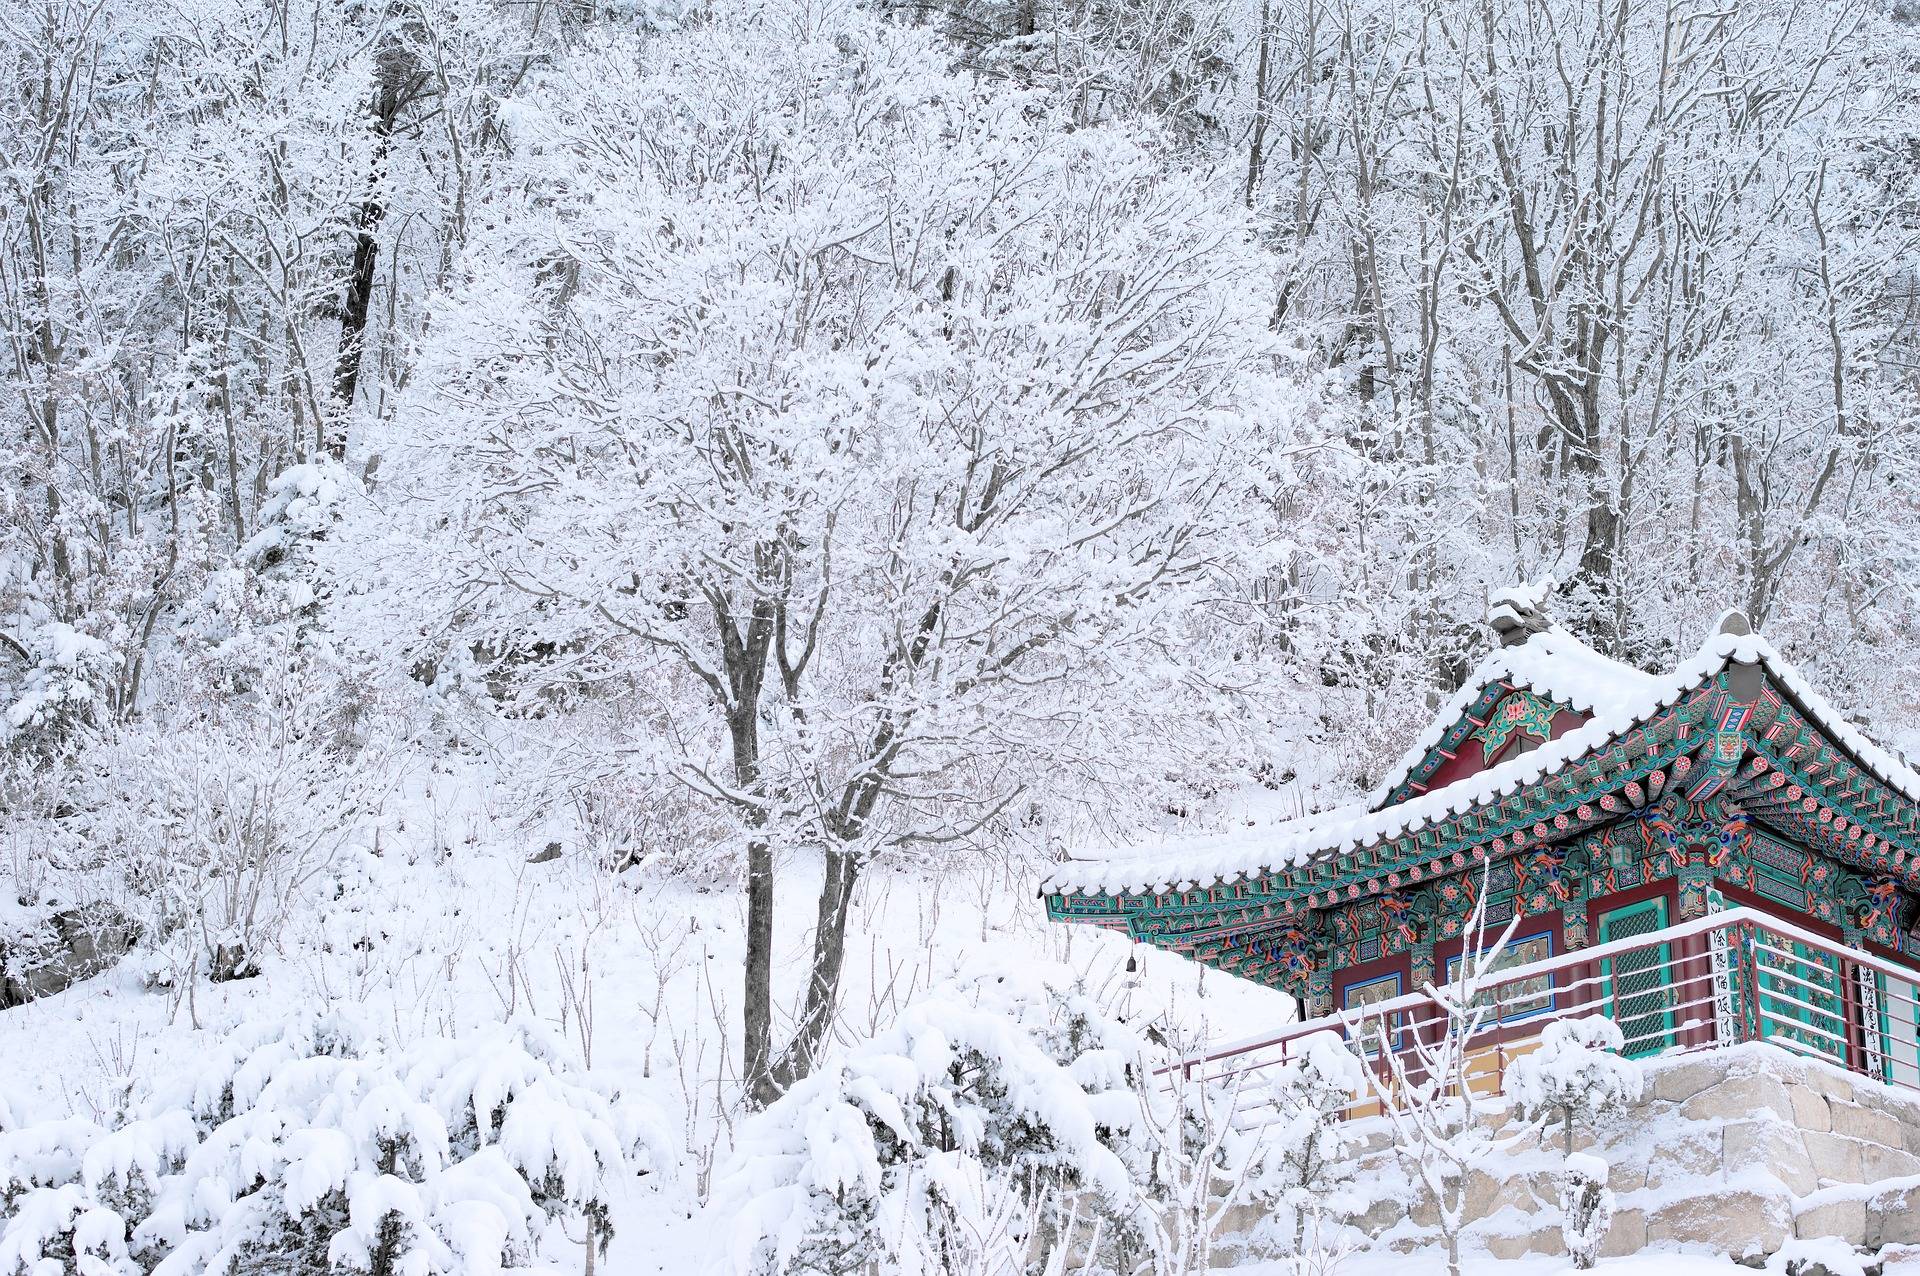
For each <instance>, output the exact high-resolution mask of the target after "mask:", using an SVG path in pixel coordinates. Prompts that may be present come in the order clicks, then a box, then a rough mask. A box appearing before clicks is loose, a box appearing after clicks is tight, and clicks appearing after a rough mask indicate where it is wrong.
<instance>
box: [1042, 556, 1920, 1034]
mask: <svg viewBox="0 0 1920 1276" xmlns="http://www.w3.org/2000/svg"><path fill="white" fill-rule="evenodd" d="M1543 599H1544V591H1542V590H1537V589H1536V590H1515V591H1510V592H1509V593H1508V594H1506V595H1503V596H1501V597H1500V598H1498V599H1496V606H1495V608H1494V612H1493V615H1492V617H1491V620H1492V624H1493V626H1494V629H1495V631H1496V633H1497V635H1498V637H1499V644H1500V645H1499V646H1498V647H1497V648H1496V649H1495V650H1494V651H1493V653H1492V654H1491V655H1489V656H1488V657H1487V659H1486V660H1485V661H1483V662H1482V664H1481V665H1480V666H1479V668H1478V669H1476V670H1475V671H1474V673H1473V674H1472V675H1471V676H1470V677H1469V679H1468V680H1467V682H1466V684H1465V685H1464V686H1463V687H1462V688H1461V689H1460V691H1459V693H1458V694H1457V695H1456V696H1455V697H1454V698H1453V700H1452V701H1451V702H1450V703H1449V705H1448V706H1447V707H1446V708H1445V709H1443V710H1442V711H1441V713H1440V715H1439V717H1438V718H1437V719H1436V720H1435V722H1434V723H1433V724H1432V726H1431V727H1430V728H1429V729H1428V731H1427V732H1426V734H1425V735H1424V736H1423V737H1422V738H1421V740H1420V741H1419V742H1418V744H1417V745H1416V746H1415V747H1414V749H1413V750H1412V751H1411V752H1410V753H1409V754H1408V756H1407V757H1406V758H1405V759H1404V760H1403V761H1402V762H1401V763H1400V764H1399V765H1398V766H1397V767H1395V768H1394V770H1393V771H1392V773H1391V774H1390V775H1389V776H1388V777H1387V779H1386V780H1385V782H1384V783H1382V784H1381V785H1380V786H1379V788H1378V789H1377V790H1376V791H1375V792H1374V793H1373V794H1372V795H1371V797H1370V798H1369V799H1367V800H1366V801H1364V802H1361V803H1358V804H1355V805H1353V806H1350V807H1347V808H1343V809H1340V810H1335V811H1329V812H1325V813H1322V814H1318V815H1310V816H1307V817H1304V818H1301V819H1297V820H1292V821H1289V822H1287V823H1284V824H1279V825H1275V826H1272V827H1271V828H1269V829H1268V830H1266V831H1265V832H1262V833H1259V834H1246V835H1239V836H1234V837H1228V838H1221V839H1215V840H1213V841H1212V842H1206V843H1201V844H1198V845H1195V846H1186V847H1181V846H1170V847H1167V848H1164V849H1163V850H1161V851H1160V852H1157V853H1147V854H1133V855H1130V856H1128V857H1127V858H1119V859H1111V860H1105V861H1092V860H1078V861H1069V862H1066V863H1063V864H1061V865H1059V866H1057V867H1056V869H1055V871H1054V873H1053V874H1052V876H1051V877H1050V878H1049V880H1048V881H1047V882H1046V883H1045V885H1044V887H1043V894H1044V896H1045V899H1046V904H1047V909H1048V913H1049V915H1050V916H1052V917H1053V918H1055V919H1057V920H1061V921H1069V922H1079V923H1085V924H1089V925H1095V926H1104V927H1110V928H1112V929H1114V930H1118V931H1122V932H1124V933H1125V934H1127V935H1128V936H1130V937H1131V938H1133V939H1135V940H1137V941H1139V942H1142V943H1146V944H1152V945H1155V946H1157V947H1160V948H1165V949H1170V950H1172V951H1174V952H1178V953H1181V954H1184V955H1185V956H1187V957H1190V958H1192V959H1193V960H1195V961H1200V962H1205V963H1206V964H1208V965H1209V966H1213V967H1217V968H1218V969H1220V970H1224V971H1227V972H1229V973H1231V974H1234V975H1237V976H1240V977H1241V978H1244V979H1251V980H1255V981H1257V982H1259V983H1262V984H1265V985H1268V986H1270V987H1273V988H1277V989H1280V990H1283V991H1285V992H1287V993H1289V994H1291V995H1292V996H1294V997H1297V998H1299V999H1300V1001H1301V1002H1302V1009H1303V1010H1304V1011H1305V1013H1306V1014H1307V1015H1309V1016H1320V1015H1326V1014H1331V1013H1333V1012H1335V1011H1343V1010H1353V1009H1357V1008H1360V1007H1364V1006H1367V1005H1370V1004H1376V1003H1379V1002H1381V1001H1383V1000H1385V999H1388V998H1392V997H1395V996H1398V995H1401V994H1403V993H1411V992H1414V991H1417V990H1419V989H1420V988H1422V987H1424V986H1425V985H1427V984H1428V983H1434V982H1440V981H1444V980H1445V979H1446V978H1447V976H1448V971H1449V968H1450V967H1449V963H1450V962H1454V961H1457V960H1458V959H1459V957H1460V955H1461V950H1462V947H1463V945H1464V944H1465V943H1466V942H1467V937H1466V936H1464V935H1463V933H1462V932H1463V930H1464V929H1465V920H1466V919H1467V918H1468V916H1469V915H1470V913H1471V911H1472V909H1473V907H1474V904H1475V902H1476V900H1477V899H1478V897H1479V896H1480V895H1481V894H1482V893H1484V894H1485V895H1486V905H1487V907H1486V916H1487V920H1488V922H1489V923H1490V924H1492V926H1493V927H1494V928H1496V929H1498V930H1501V931H1504V930H1506V923H1507V922H1509V921H1511V920H1512V919H1514V918H1515V917H1518V918H1519V919H1520V920H1519V922H1518V923H1517V925H1515V926H1514V928H1513V930H1512V932H1511V938H1510V940H1509V944H1508V949H1507V950H1506V951H1505V952H1504V953H1503V955H1502V958H1501V961H1502V964H1503V965H1510V966H1511V967H1512V968H1513V969H1515V970H1516V971H1517V972H1524V970H1525V969H1526V968H1527V967H1529V966H1530V965H1538V964H1541V963H1542V962H1545V963H1546V964H1547V965H1548V966H1549V967H1551V966H1553V965H1554V963H1553V962H1552V961H1551V959H1553V958H1557V957H1560V956H1561V955H1562V954H1567V955H1569V956H1571V955H1572V954H1573V953H1574V952H1575V951H1576V950H1579V949H1583V948H1587V947H1589V946H1596V945H1602V944H1614V945H1616V948H1614V949H1608V950H1606V951H1609V952H1613V951H1618V947H1617V945H1619V944H1620V942H1621V941H1623V940H1626V939H1629V938H1631V937H1635V936H1641V935H1648V936H1653V935H1656V933H1664V932H1665V931H1666V930H1668V929H1669V928H1673V929H1674V930H1675V931H1676V933H1679V932H1685V933H1687V934H1698V933H1700V928H1699V927H1692V928H1688V927H1686V926H1684V925H1682V923H1685V922H1687V921H1688V920H1690V919H1693V918H1700V917H1704V916H1706V915H1707V914H1708V913H1710V912H1713V911H1717V910H1721V909H1728V908H1738V907H1743V906H1744V907H1746V908H1750V909H1756V910H1759V911H1762V912H1765V913H1768V914H1771V915H1773V916H1776V917H1780V918H1783V919H1785V920H1788V921H1791V922H1792V923H1793V924H1794V925H1795V926H1797V927H1799V928H1800V929H1801V930H1802V931H1803V932H1806V931H1811V932H1817V933H1818V934H1819V935H1820V936H1822V937H1824V938H1825V939H1826V940H1829V941H1831V942H1833V943H1835V944H1837V945H1844V946H1845V948H1847V949H1850V950H1853V951H1856V952H1860V953H1864V954H1869V955H1872V956H1878V957H1882V958H1898V959H1899V960H1900V961H1901V962H1902V964H1903V965H1905V966H1912V965H1913V964H1914V962H1913V958H1912V956H1911V954H1912V953H1913V952H1914V950H1915V949H1920V928H1916V927H1915V920H1916V910H1915V908H1914V894H1915V892H1916V891H1920V776H1916V775H1915V773H1914V772H1913V771H1912V770H1910V769H1909V768H1908V767H1907V766H1906V765H1905V764H1904V763H1903V762H1902V761H1901V760H1900V759H1899V758H1897V757H1895V756H1894V755H1893V754H1891V753H1889V752H1887V751H1885V750H1883V749H1881V748H1879V747H1877V746H1876V745H1874V744H1873V743H1872V742H1870V741H1869V740H1867V739H1866V738H1865V737H1864V736H1863V735H1862V734H1861V733H1860V732H1859V731H1858V730H1856V729H1855V728H1854V727H1853V726H1851V725H1850V724H1849V723H1847V721H1846V720H1845V719H1844V718H1843V717H1842V716H1841V715H1840V714H1839V713H1838V712H1836V711H1835V710H1834V709H1833V708H1832V707H1831V706H1830V705H1829V704H1828V703H1827V702H1826V700H1825V699H1823V698H1822V697H1821V696H1820V695H1819V694H1818V693H1817V692H1816V691H1815V690H1814V689H1813V688H1812V687H1811V686H1810V685H1808V683H1807V681H1806V680H1805V679H1804V678H1802V677H1801V676H1800V674H1799V673H1798V672H1797V671H1796V670H1795V669H1794V668H1793V666H1792V665H1790V664H1789V663H1787V661H1786V660H1784V659H1783V658H1782V657H1781V656H1780V654H1779V653H1778V652H1777V651H1775V650H1774V648H1773V647H1772V646H1771V645H1770V644H1769V643H1768V642H1767V641H1766V640H1765V639H1764V638H1762V637H1760V636H1759V635H1757V634H1754V633H1752V632H1750V629H1749V626H1748V625H1747V623H1746V621H1745V619H1744V618H1743V617H1741V616H1740V615H1739V614H1738V613H1729V615H1728V616H1727V617H1726V618H1725V619H1724V620H1723V621H1722V622H1721V624H1720V627H1719V632H1717V633H1715V634H1714V635H1712V636H1711V637H1710V638H1709V639H1708V640H1707V641H1706V643H1705V644H1704V645H1703V646H1702V647H1701V649H1700V651H1699V652H1698V654H1697V655H1695V656H1694V657H1693V658H1692V659H1690V660H1687V661H1685V662H1684V663H1682V664H1681V665H1680V666H1679V667H1678V668H1677V669H1675V670H1674V671H1673V672H1672V673H1670V674H1667V675H1664V676H1658V675H1653V674H1648V673H1645V672H1643V671H1640V670H1637V669H1633V668H1629V667H1628V666H1626V665H1623V664H1620V663H1618V662H1616V661H1613V660H1610V659H1608V658H1606V657H1604V656H1602V655H1600V654H1599V653H1597V652H1595V651H1594V650H1593V649H1591V648H1590V647H1587V646H1586V645H1585V644H1583V643H1581V642H1580V641H1578V640H1577V639H1575V638H1574V637H1573V636H1572V635H1571V634H1569V633H1567V632H1566V631H1565V630H1564V629H1561V628H1559V627H1558V626H1555V625H1553V624H1551V623H1550V622H1548V621H1547V620H1546V619H1545V617H1544V616H1543V615H1542V614H1541V611H1540V604H1541V603H1542V601H1543ZM1676 942H1681V941H1676ZM1689 942H1691V941H1689ZM1697 942H1698V943H1699V944H1700V945H1701V947H1702V953H1701V959H1702V960H1706V959H1707V958H1708V956H1710V954H1707V953H1706V951H1705V945H1706V940H1704V939H1700V940H1698V941H1697ZM1626 965H1627V963H1625V962H1624V961H1616V962H1614V963H1612V964H1611V965H1610V966H1609V967H1608V970H1609V973H1608V974H1607V976H1606V977H1607V978H1609V979H1612V978H1614V977H1616V976H1617V977H1618V978H1619V979H1620V980H1621V981H1622V983H1621V986H1620V988H1619V989H1618V990H1617V991H1618V995H1619V997H1620V998H1621V999H1622V1000H1621V1003H1620V1004H1621V1005H1623V1006H1624V1005H1627V1004H1628V1002H1630V1001H1631V1000H1632V997H1633V996H1634V995H1636V994H1634V993H1633V992H1632V990H1631V980H1632V978H1633V972H1632V971H1630V970H1628V969H1626ZM1614 966H1618V967H1620V969H1619V970H1618V971H1614V970H1613V967H1614ZM1551 987H1552V982H1551V979H1548V978H1545V977H1543V981H1542V984H1541V989H1540V1005H1544V1004H1545V1000H1546V999H1547V998H1548V997H1549V995H1550V991H1551ZM1521 993H1522V994H1524V995H1520V996H1519V997H1518V1000H1517V1001H1514V1002H1513V1003H1512V1004H1511V1005H1510V1006H1509V1009H1512V1008H1513V1007H1514V1006H1517V1007H1518V1009H1517V1010H1516V1011H1514V1013H1516V1014H1521V1013H1531V1011H1530V1007H1534V1005H1535V1003H1534V1002H1533V1001H1532V1000H1530V999H1529V998H1530V997H1531V994H1528V993H1526V992H1525V990H1524V989H1522V990H1521ZM1503 1013H1506V1012H1505V1011H1503ZM1503 1022H1504V1019H1503ZM1908 1035H1912V1034H1908Z"/></svg>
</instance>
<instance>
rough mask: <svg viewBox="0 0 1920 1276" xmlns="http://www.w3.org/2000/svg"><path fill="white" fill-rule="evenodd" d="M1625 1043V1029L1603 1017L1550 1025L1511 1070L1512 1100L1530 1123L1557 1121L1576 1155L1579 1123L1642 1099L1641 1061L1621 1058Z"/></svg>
mask: <svg viewBox="0 0 1920 1276" xmlns="http://www.w3.org/2000/svg"><path fill="white" fill-rule="evenodd" d="M1625 1044H1626V1041H1625V1038H1623V1037H1622V1036H1621V1034H1620V1026H1619V1025H1618V1024H1616V1023H1614V1022H1613V1020H1611V1019H1607V1018H1603V1017H1601V1016H1599V1015H1590V1016H1588V1017H1586V1018H1583V1019H1562V1020H1560V1021H1559V1022H1557V1023H1550V1024H1548V1025H1547V1028H1546V1031H1545V1032H1543V1033H1541V1034H1540V1048H1539V1049H1537V1050H1535V1051H1534V1052H1533V1053H1531V1054H1528V1055H1523V1056H1522V1057H1521V1058H1519V1059H1516V1060H1514V1062H1513V1063H1512V1065H1510V1066H1509V1068H1508V1070H1507V1080H1506V1093H1507V1097H1508V1098H1509V1099H1512V1100H1513V1103H1514V1106H1515V1107H1516V1108H1517V1109H1518V1110H1519V1112H1520V1114H1521V1116H1522V1117H1524V1118H1526V1119H1527V1120H1530V1121H1535V1122H1540V1123H1544V1122H1546V1121H1547V1120H1549V1119H1551V1118H1552V1117H1555V1116H1558V1117H1559V1118H1560V1120H1561V1128H1562V1130H1563V1131H1564V1133H1565V1140H1566V1150H1567V1152H1568V1153H1571V1152H1572V1151H1573V1129H1574V1126H1575V1125H1576V1124H1578V1123H1580V1122H1583V1121H1591V1120H1592V1119H1593V1118H1595V1117H1596V1116H1599V1115H1600V1114H1601V1113H1603V1112H1608V1111H1612V1110H1614V1109H1617V1108H1620V1107H1624V1106H1625V1105H1626V1104H1629V1103H1632V1102H1633V1101H1634V1100H1635V1099H1638V1098H1639V1097H1640V1093H1641V1090H1642V1088H1643V1087H1644V1085H1645V1078H1644V1076H1643V1075H1642V1072H1641V1068H1640V1064H1639V1063H1638V1062H1637V1061H1635V1060H1632V1059H1627V1058H1623V1057H1622V1056H1621V1055H1620V1053H1619V1052H1620V1050H1621V1049H1622V1048H1623V1047H1624V1046H1625Z"/></svg>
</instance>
